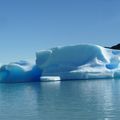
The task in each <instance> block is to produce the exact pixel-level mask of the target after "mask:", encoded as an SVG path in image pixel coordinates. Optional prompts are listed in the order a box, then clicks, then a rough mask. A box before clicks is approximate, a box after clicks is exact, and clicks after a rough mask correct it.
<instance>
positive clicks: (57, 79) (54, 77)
mask: <svg viewBox="0 0 120 120" xmlns="http://www.w3.org/2000/svg"><path fill="white" fill-rule="evenodd" d="M60 80H61V79H60V77H59V76H43V77H40V81H44V82H45V81H60Z"/></svg>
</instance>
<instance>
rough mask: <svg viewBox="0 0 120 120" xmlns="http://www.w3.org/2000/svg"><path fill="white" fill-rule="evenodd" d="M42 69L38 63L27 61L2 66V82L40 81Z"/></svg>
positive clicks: (0, 70) (0, 77)
mask: <svg viewBox="0 0 120 120" xmlns="http://www.w3.org/2000/svg"><path fill="white" fill-rule="evenodd" d="M40 74H41V72H40V70H39V68H38V67H37V66H36V65H32V64H31V63H28V62H26V61H19V62H13V63H10V64H8V65H3V66H2V67H1V68H0V82H4V83H11V82H32V81H39V77H40Z"/></svg>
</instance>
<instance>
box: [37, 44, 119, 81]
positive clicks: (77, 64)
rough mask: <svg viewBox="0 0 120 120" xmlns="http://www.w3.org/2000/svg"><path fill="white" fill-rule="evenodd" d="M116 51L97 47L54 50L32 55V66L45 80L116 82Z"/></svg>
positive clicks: (117, 53)
mask: <svg viewBox="0 0 120 120" xmlns="http://www.w3.org/2000/svg"><path fill="white" fill-rule="evenodd" d="M119 63H120V51H119V50H111V49H107V48H104V47H101V46H98V45H92V44H81V45H74V46H65V47H56V48H52V49H50V50H44V51H40V52H37V53H36V65H37V66H38V67H39V69H40V70H41V71H42V73H41V78H46V79H47V80H48V79H49V77H50V79H51V78H52V77H54V76H57V77H60V79H61V80H75V79H103V78H120V64H119Z"/></svg>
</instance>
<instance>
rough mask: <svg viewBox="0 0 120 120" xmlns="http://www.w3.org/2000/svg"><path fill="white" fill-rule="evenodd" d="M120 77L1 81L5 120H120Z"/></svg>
mask: <svg viewBox="0 0 120 120" xmlns="http://www.w3.org/2000/svg"><path fill="white" fill-rule="evenodd" d="M119 111H120V80H80V81H76V80H75V81H62V82H61V81H57V82H40V83H39V82H36V83H21V84H0V119H2V120H40V119H41V120H50V119H52V120H74V119H77V120H99V119H100V120H102V119H112V120H114V119H115V120H119Z"/></svg>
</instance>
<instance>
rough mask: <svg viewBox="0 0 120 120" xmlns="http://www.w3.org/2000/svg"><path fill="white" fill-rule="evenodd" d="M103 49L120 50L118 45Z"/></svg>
mask: <svg viewBox="0 0 120 120" xmlns="http://www.w3.org/2000/svg"><path fill="white" fill-rule="evenodd" d="M105 48H109V49H116V50H120V44H117V45H114V46H112V47H105Z"/></svg>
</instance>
